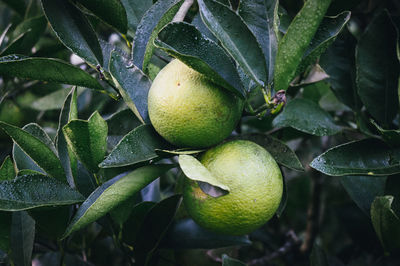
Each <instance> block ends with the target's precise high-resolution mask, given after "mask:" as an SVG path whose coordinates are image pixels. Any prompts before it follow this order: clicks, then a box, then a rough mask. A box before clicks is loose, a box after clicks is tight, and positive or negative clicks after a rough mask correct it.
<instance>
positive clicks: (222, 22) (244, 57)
mask: <svg viewBox="0 0 400 266" xmlns="http://www.w3.org/2000/svg"><path fill="white" fill-rule="evenodd" d="M198 4H199V8H200V14H201V18H202V19H203V22H204V23H205V24H206V25H207V27H208V28H209V29H210V31H211V32H212V33H213V34H214V35H215V36H216V37H217V38H218V40H219V41H220V42H221V44H222V46H223V47H224V48H225V49H226V50H227V51H228V53H229V54H230V55H231V56H232V57H233V58H234V59H235V60H236V61H237V62H238V64H239V65H240V66H241V67H242V68H243V70H244V71H245V72H246V74H248V75H249V76H250V77H252V78H253V79H254V80H255V81H256V82H258V83H259V84H261V85H264V84H265V83H266V81H267V72H268V71H267V69H266V63H265V61H264V60H262V58H265V57H264V55H263V52H262V50H261V48H260V46H259V45H258V43H257V39H256V37H254V35H253V33H252V32H251V31H250V30H249V28H248V27H247V26H246V24H245V23H244V22H243V20H242V19H241V18H240V17H239V16H238V15H237V14H236V13H235V12H234V11H233V10H231V9H230V8H228V7H227V6H225V5H222V4H220V3H218V2H214V1H212V0H199V1H198Z"/></svg>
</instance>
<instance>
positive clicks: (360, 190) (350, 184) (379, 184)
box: [340, 176, 387, 215]
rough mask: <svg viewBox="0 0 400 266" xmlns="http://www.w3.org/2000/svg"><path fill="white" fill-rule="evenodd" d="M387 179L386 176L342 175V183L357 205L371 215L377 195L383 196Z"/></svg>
mask: <svg viewBox="0 0 400 266" xmlns="http://www.w3.org/2000/svg"><path fill="white" fill-rule="evenodd" d="M386 179H387V178H386V176H379V177H378V176H342V177H341V178H340V183H342V185H343V187H344V188H345V189H346V191H347V193H349V195H350V197H351V199H352V200H353V201H354V202H355V203H356V204H357V206H358V207H359V208H360V209H361V210H362V211H364V212H365V214H367V215H369V214H370V208H371V203H372V202H373V201H374V199H375V197H377V196H383V193H384V191H385V184H386Z"/></svg>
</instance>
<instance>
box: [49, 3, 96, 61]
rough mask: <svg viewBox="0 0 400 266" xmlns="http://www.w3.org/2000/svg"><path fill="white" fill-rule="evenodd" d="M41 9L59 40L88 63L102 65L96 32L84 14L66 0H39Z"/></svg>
mask: <svg viewBox="0 0 400 266" xmlns="http://www.w3.org/2000/svg"><path fill="white" fill-rule="evenodd" d="M41 1H42V7H43V11H44V13H45V15H46V17H47V20H48V21H49V22H50V25H51V27H52V29H53V31H54V32H55V34H56V35H57V37H58V38H59V39H60V41H61V42H62V43H63V44H64V45H65V46H66V47H67V48H68V49H70V50H71V51H72V52H73V53H75V54H77V55H78V56H80V57H82V58H83V59H84V60H85V61H87V62H88V63H89V64H91V65H93V66H96V65H98V64H99V65H101V66H102V65H103V53H102V51H101V47H100V44H99V40H98V38H97V35H96V33H95V32H94V30H93V28H92V26H91V25H90V23H89V21H88V19H87V18H86V17H85V16H84V14H83V13H82V12H81V11H80V10H79V9H78V8H76V7H75V6H74V5H73V4H71V3H70V2H69V1H68V0H41Z"/></svg>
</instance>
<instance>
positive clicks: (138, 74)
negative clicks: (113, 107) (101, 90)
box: [110, 51, 151, 124]
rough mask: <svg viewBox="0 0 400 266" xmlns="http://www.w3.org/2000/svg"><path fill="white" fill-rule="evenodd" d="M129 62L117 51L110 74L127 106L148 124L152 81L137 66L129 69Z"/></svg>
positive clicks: (112, 54) (114, 52) (111, 63)
mask: <svg viewBox="0 0 400 266" xmlns="http://www.w3.org/2000/svg"><path fill="white" fill-rule="evenodd" d="M127 65H128V62H126V61H125V60H124V58H123V57H122V56H121V55H119V54H118V53H117V52H116V51H113V52H111V59H110V72H111V75H112V77H113V79H114V81H115V83H116V84H117V85H118V91H119V93H120V94H121V95H122V98H123V99H124V101H125V103H126V105H128V107H129V108H130V109H131V110H132V111H133V113H134V114H135V115H136V116H137V117H138V118H139V119H140V120H141V121H142V123H143V124H144V123H148V122H149V121H150V120H149V114H148V110H147V95H148V93H149V90H150V87H151V81H150V79H149V78H148V77H147V76H146V75H145V74H144V73H143V72H142V71H141V70H140V69H139V68H137V67H136V66H134V65H133V66H131V67H129V68H128V67H127Z"/></svg>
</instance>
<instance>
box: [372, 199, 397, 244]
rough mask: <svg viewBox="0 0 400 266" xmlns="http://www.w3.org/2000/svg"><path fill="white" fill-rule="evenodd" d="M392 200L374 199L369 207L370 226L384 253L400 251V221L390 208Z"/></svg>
mask: <svg viewBox="0 0 400 266" xmlns="http://www.w3.org/2000/svg"><path fill="white" fill-rule="evenodd" d="M393 200H394V198H393V196H383V197H376V198H375V200H374V202H372V205H371V220H372V225H373V226H374V229H375V232H376V234H377V235H378V238H379V240H380V241H381V243H382V246H383V248H384V250H385V251H386V252H391V251H397V250H398V249H400V242H399V238H398V236H400V219H399V217H398V216H397V215H396V214H395V213H394V211H393V210H392V208H391V205H392V202H393ZM396 200H398V199H396Z"/></svg>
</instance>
